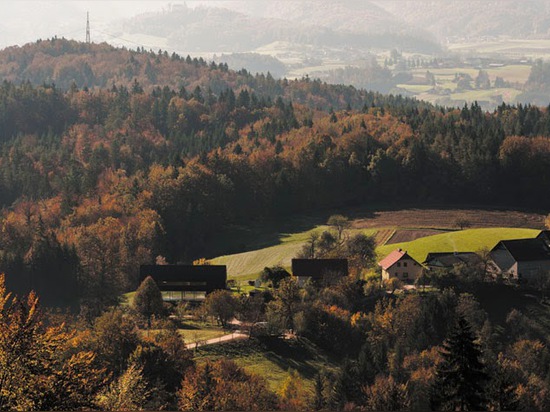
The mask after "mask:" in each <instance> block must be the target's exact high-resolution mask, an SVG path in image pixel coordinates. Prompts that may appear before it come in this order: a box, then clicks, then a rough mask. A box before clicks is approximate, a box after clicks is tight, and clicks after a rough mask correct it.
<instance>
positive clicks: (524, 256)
mask: <svg viewBox="0 0 550 412" xmlns="http://www.w3.org/2000/svg"><path fill="white" fill-rule="evenodd" d="M497 249H506V250H507V251H508V252H509V253H510V255H512V257H513V258H514V259H515V260H516V262H520V261H524V262H525V261H533V260H550V247H549V246H548V244H547V243H546V242H545V241H544V240H543V239H540V238H534V239H516V240H501V241H500V242H499V243H498V244H497V245H496V246H495V247H494V248H493V250H492V251H494V250H497Z"/></svg>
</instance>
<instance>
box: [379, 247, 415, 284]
mask: <svg viewBox="0 0 550 412" xmlns="http://www.w3.org/2000/svg"><path fill="white" fill-rule="evenodd" d="M378 266H380V267H381V268H382V279H384V280H385V279H390V278H398V279H399V280H402V281H404V282H414V280H415V279H416V278H417V277H418V276H419V275H420V272H421V271H422V265H421V264H420V263H418V262H417V261H416V260H415V259H413V258H412V257H411V256H410V255H409V254H408V253H407V251H406V250H401V249H396V250H394V251H393V252H391V253H390V254H389V255H388V256H386V257H385V258H384V259H382V260H381V261H380V262H378Z"/></svg>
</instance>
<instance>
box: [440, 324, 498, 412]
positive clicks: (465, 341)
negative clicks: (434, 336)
mask: <svg viewBox="0 0 550 412" xmlns="http://www.w3.org/2000/svg"><path fill="white" fill-rule="evenodd" d="M475 339H476V338H475V336H474V334H473V333H472V331H471V329H470V325H469V324H468V322H466V320H465V319H464V318H463V317H460V318H459V319H458V324H457V328H456V330H455V331H454V332H453V333H452V334H451V336H450V337H449V338H448V339H447V341H446V342H445V343H444V345H443V348H444V351H443V352H442V353H441V355H442V356H443V362H441V363H440V364H439V365H438V367H437V370H436V379H435V382H434V384H433V386H432V390H431V395H430V404H431V408H432V410H452V411H480V410H484V409H485V408H486V402H487V401H486V397H485V384H486V381H487V380H488V376H487V374H486V373H485V370H484V369H485V366H484V364H483V362H482V360H481V357H482V351H481V348H480V346H479V344H477V343H476V342H475Z"/></svg>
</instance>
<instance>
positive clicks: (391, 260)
mask: <svg viewBox="0 0 550 412" xmlns="http://www.w3.org/2000/svg"><path fill="white" fill-rule="evenodd" d="M403 258H406V259H411V260H414V259H413V258H412V257H411V256H410V255H409V254H408V253H407V251H406V250H401V249H396V250H394V251H393V252H391V253H390V254H389V255H388V256H386V257H385V258H384V259H382V260H381V261H380V262H378V266H381V267H382V269H384V270H388V269H389V268H391V267H392V266H393V265H394V264H396V263H397V262H398V261H400V260H401V259H403ZM414 261H415V262H416V260H414ZM416 263H418V262H416Z"/></svg>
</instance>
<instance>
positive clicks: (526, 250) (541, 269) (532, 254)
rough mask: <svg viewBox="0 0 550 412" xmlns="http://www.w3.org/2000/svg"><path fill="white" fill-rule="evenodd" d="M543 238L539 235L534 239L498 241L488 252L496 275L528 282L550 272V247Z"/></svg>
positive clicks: (542, 235)
mask: <svg viewBox="0 0 550 412" xmlns="http://www.w3.org/2000/svg"><path fill="white" fill-rule="evenodd" d="M543 232H545V231H543ZM544 236H545V235H544V234H543V233H541V234H539V236H538V237H536V238H534V239H516V240H502V241H500V242H499V243H498V244H497V245H496V246H495V247H494V248H493V249H492V250H491V252H490V255H491V260H492V261H493V262H494V264H495V266H496V270H497V273H499V274H502V275H503V276H505V277H508V278H511V279H518V280H526V281H529V280H533V279H535V278H536V276H538V275H540V274H541V273H545V272H550V245H549V244H548V242H547V241H546V240H545V239H544V238H543V237H544Z"/></svg>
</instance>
